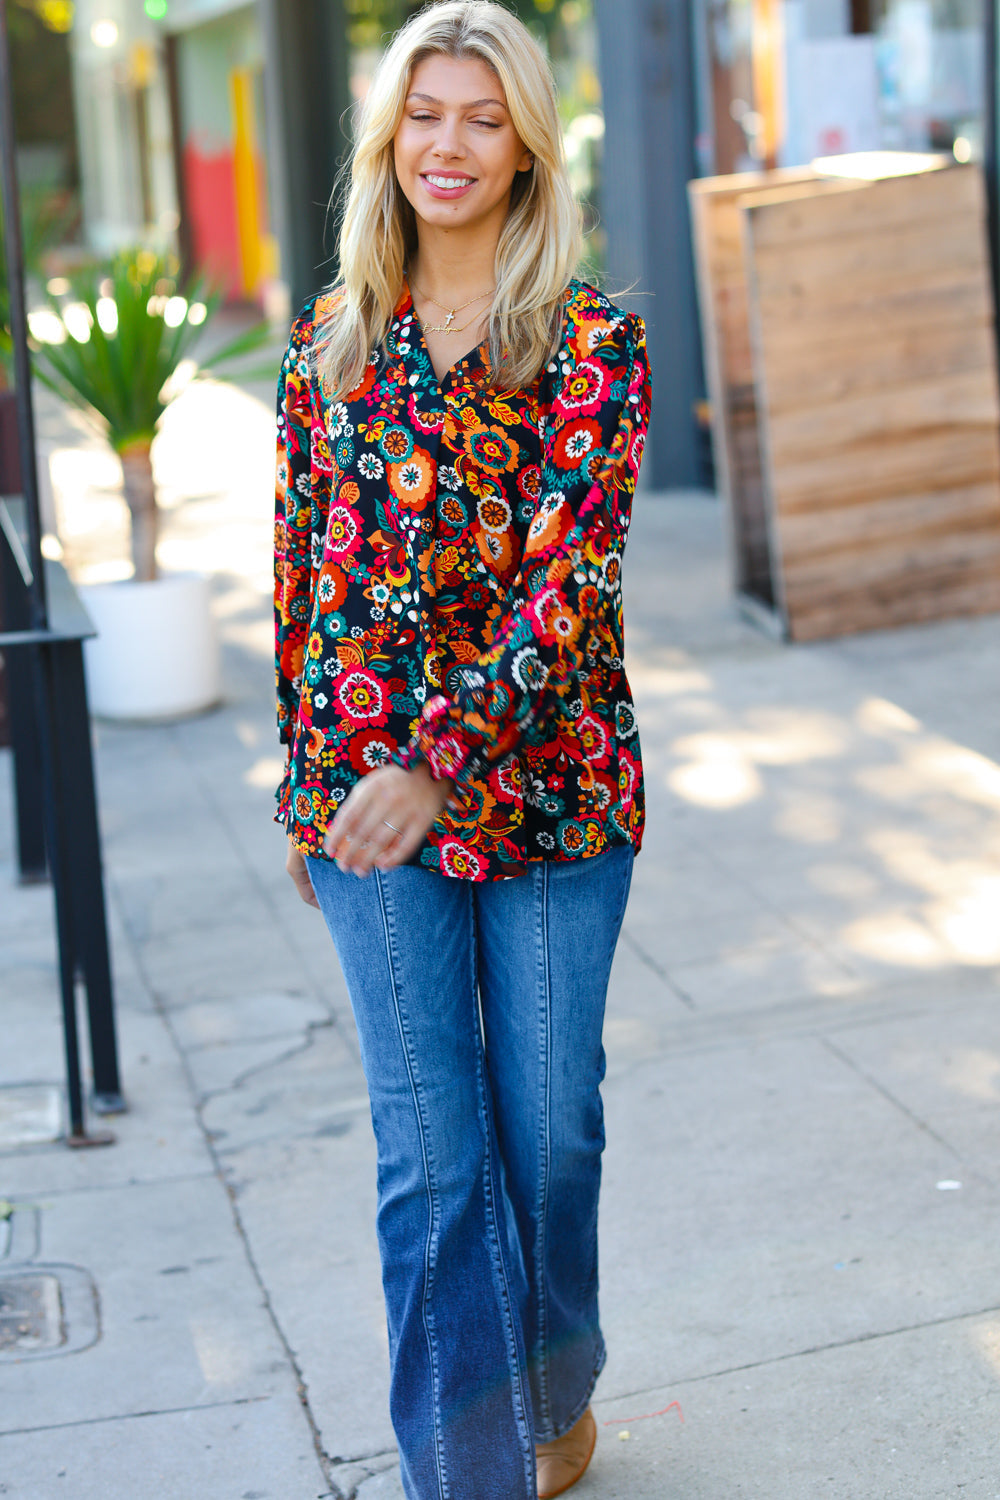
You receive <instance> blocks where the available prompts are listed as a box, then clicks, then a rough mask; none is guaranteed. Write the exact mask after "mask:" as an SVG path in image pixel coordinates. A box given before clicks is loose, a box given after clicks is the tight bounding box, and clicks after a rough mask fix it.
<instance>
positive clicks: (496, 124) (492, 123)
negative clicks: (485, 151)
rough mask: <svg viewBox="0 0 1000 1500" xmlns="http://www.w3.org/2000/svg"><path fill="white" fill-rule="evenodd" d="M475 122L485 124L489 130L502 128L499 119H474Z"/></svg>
mask: <svg viewBox="0 0 1000 1500" xmlns="http://www.w3.org/2000/svg"><path fill="white" fill-rule="evenodd" d="M474 123H475V124H476V125H485V126H486V128H487V130H499V129H500V121H499V120H476V121H474Z"/></svg>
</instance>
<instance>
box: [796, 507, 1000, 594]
mask: <svg viewBox="0 0 1000 1500" xmlns="http://www.w3.org/2000/svg"><path fill="white" fill-rule="evenodd" d="M848 565H849V572H845V568H846V567H847V566H848ZM990 566H992V567H993V569H994V570H995V571H996V573H997V575H998V577H1000V526H997V524H996V518H995V517H994V518H991V519H990V520H988V521H985V522H984V524H983V525H982V526H978V527H973V528H971V529H968V530H966V529H962V530H954V531H951V532H948V533H938V534H937V535H927V534H923V535H919V536H906V537H905V538H899V537H893V538H889V539H884V540H883V541H882V542H880V543H878V544H872V543H870V544H869V545H867V546H864V545H859V546H857V547H854V548H851V549H850V552H849V553H848V552H847V551H845V550H844V549H839V550H837V551H835V552H829V553H823V554H813V555H812V556H810V557H802V558H800V559H799V560H798V561H797V562H796V564H795V567H794V569H792V568H788V569H787V577H786V584H785V588H786V594H785V597H786V601H787V603H788V606H789V608H790V609H794V608H795V607H796V606H798V605H802V606H804V607H807V608H809V607H812V606H813V605H814V604H821V603H823V601H824V600H830V599H832V598H836V597H838V596H841V595H845V594H846V593H858V592H859V591H865V590H869V589H872V588H875V587H879V588H883V589H885V590H887V592H897V591H899V592H906V591H908V590H909V589H910V588H911V585H912V580H913V578H914V577H916V576H917V575H918V574H923V575H924V576H930V575H932V574H933V575H934V576H935V577H938V576H940V577H942V578H944V579H945V580H947V578H949V577H951V576H953V575H957V574H958V573H960V572H961V571H962V570H963V569H966V568H976V569H979V568H983V569H988V568H989V567H990ZM845 579H849V580H850V582H849V586H848V587H847V588H845Z"/></svg>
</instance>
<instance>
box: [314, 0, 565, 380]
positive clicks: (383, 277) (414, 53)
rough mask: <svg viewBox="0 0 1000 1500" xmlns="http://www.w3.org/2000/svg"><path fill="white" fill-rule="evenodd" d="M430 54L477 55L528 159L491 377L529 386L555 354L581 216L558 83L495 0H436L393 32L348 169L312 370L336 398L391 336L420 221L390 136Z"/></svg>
mask: <svg viewBox="0 0 1000 1500" xmlns="http://www.w3.org/2000/svg"><path fill="white" fill-rule="evenodd" d="M436 53H440V54H443V55H444V56H445V57H451V58H471V57H475V58H479V59H481V60H482V61H483V62H484V63H486V64H487V66H488V67H490V68H491V69H492V70H493V72H494V73H495V74H496V76H497V78H498V79H499V80H500V83H501V85H502V87H503V91H504V95H505V97H506V100H507V108H508V110H509V111H510V117H511V122H512V124H513V126H514V129H515V130H516V131H517V134H518V136H519V137H520V138H521V140H522V141H523V142H524V145H525V147H526V148H527V150H528V151H529V152H530V153H531V155H532V157H533V158H534V165H533V167H532V169H531V170H530V171H528V172H518V173H517V175H516V177H515V179H514V185H513V188H512V190H511V201H510V211H509V213H508V215H507V218H506V220H505V222H504V226H503V229H502V230H501V233H500V240H499V243H498V245H497V253H496V293H495V296H494V301H493V307H492V309H491V312H490V323H489V347H490V379H491V381H492V383H493V384H494V385H495V386H502V387H505V388H509V389H517V388H519V387H521V386H523V385H527V384H530V382H531V381H532V380H534V378H535V376H536V375H537V374H538V373H539V371H540V370H541V369H542V368H543V366H544V365H545V364H546V363H547V362H548V360H549V359H551V357H552V354H553V353H554V351H555V349H556V347H557V346H558V341H559V335H560V330H561V325H562V310H563V301H564V293H565V289H566V286H567V284H568V282H569V281H570V279H571V278H572V276H573V273H574V271H575V270H576V266H577V262H578V261H579V258H580V247H581V237H580V215H579V210H578V209H577V205H576V202H575V200H574V198H573V193H572V189H571V187H570V184H569V179H568V177H567V175H566V166H565V158H564V155H563V145H562V132H561V129H560V126H559V115H558V112H557V108H556V92H555V84H554V82H553V79H552V73H551V71H550V69H549V65H548V62H547V60H546V57H545V54H544V52H543V51H542V49H541V47H540V46H539V45H538V43H537V42H536V41H535V39H534V37H533V36H532V35H531V33H530V32H529V31H528V29H527V27H526V26H524V24H523V23H522V22H521V21H519V20H518V19H517V17H516V16H514V15H512V14H511V12H510V11H509V10H506V9H505V7H504V6H502V5H498V4H496V3H494V0H437V3H432V4H429V5H426V6H425V7H424V9H423V10H422V11H420V12H419V13H418V14H417V15H416V16H414V17H413V18H412V19H411V20H410V21H408V22H407V24H406V25H405V26H404V27H402V29H401V30H400V31H399V32H397V34H396V36H395V38H394V40H393V42H392V45H391V46H390V47H389V49H388V51H387V52H386V53H385V55H384V57H383V58H382V60H381V62H380V63H379V66H378V68H377V70H376V73H375V76H374V78H373V79H372V83H371V87H370V90H369V93H368V97H367V100H366V101H365V104H364V107H363V109H362V112H361V117H360V121H359V124H358V128H357V135H356V140H355V145H354V151H353V154H352V156H351V160H350V163H349V165H348V168H347V169H346V171H348V172H349V174H350V191H349V193H348V195H347V203H346V207H345V209H344V215H343V221H342V224H341V230H340V270H339V274H338V276H337V279H336V281H335V282H334V283H333V286H332V288H331V291H332V292H334V293H336V294H337V295H335V296H333V297H331V298H330V299H329V302H328V304H327V310H326V313H325V315H324V316H322V317H321V321H320V323H319V327H318V330H317V351H318V365H319V370H320V373H321V374H322V376H323V377H324V380H325V382H326V384H328V385H329V387H330V388H331V390H332V392H333V393H334V394H336V395H344V394H346V393H347V392H348V391H351V390H353V389H354V388H355V387H356V386H357V385H358V384H359V383H360V381H361V379H362V377H363V376H364V372H365V368H366V366H367V364H368V360H369V358H370V355H371V351H372V349H374V348H376V347H377V346H379V345H380V344H381V343H382V342H383V340H384V338H385V335H386V333H387V331H388V328H389V324H390V323H391V321H392V314H393V311H394V309H395V307H396V304H397V302H398V300H399V295H400V292H401V291H402V286H403V277H404V274H405V269H406V265H407V261H408V259H409V258H410V257H412V255H413V253H414V251H415V250H416V245H417V235H416V218H415V215H414V213H413V209H412V208H411V207H410V204H409V203H408V202H407V200H406V198H405V197H404V195H403V193H402V191H401V189H400V187H399V183H398V181H397V179H396V171H395V167H394V165H393V139H394V137H395V134H396V131H397V129H398V127H399V123H400V121H401V119H402V117H403V109H404V106H405V104H406V98H407V95H408V93H409V89H410V80H411V78H412V76H413V70H414V68H415V67H416V66H417V64H418V63H420V62H422V61H423V59H424V58H426V57H429V56H433V55H434V54H436Z"/></svg>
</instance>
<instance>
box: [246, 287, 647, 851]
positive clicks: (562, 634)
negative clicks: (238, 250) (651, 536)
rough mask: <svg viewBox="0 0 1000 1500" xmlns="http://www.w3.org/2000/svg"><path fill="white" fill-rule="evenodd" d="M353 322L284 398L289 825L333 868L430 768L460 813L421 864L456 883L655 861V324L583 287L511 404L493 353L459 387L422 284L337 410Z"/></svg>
mask: <svg viewBox="0 0 1000 1500" xmlns="http://www.w3.org/2000/svg"><path fill="white" fill-rule="evenodd" d="M327 295H329V294H327ZM328 306H329V304H328V302H327V301H326V300H325V297H319V298H314V299H312V301H311V302H309V303H307V304H306V307H305V309H304V310H303V312H302V313H301V314H300V316H299V318H298V319H297V320H296V323H295V325H294V327H293V329H292V334H291V340H290V343H289V346H288V352H287V354H286V356H285V359H284V362H283V364H282V368H281V377H280V381H279V389H278V467H277V503H276V516H275V627H276V659H277V679H278V725H279V732H280V735H281V739H282V742H283V743H285V744H286V745H287V746H288V762H287V766H286V770H285V774H284V777H283V778H282V781H281V785H280V786H279V788H278V792H277V800H278V812H277V819H278V821H280V822H283V823H284V824H285V825H286V828H287V831H288V833H289V834H290V836H291V838H292V841H293V843H294V844H295V845H296V846H297V848H299V849H301V850H302V851H303V852H305V853H306V854H312V855H320V856H322V854H323V848H322V840H323V834H324V832H325V830H326V827H327V824H328V822H329V821H330V820H331V819H332V817H333V814H334V812H335V811H336V808H337V804H338V803H340V802H342V801H343V799H344V798H345V797H346V796H347V794H348V792H349V791H350V790H351V788H352V786H354V784H355V783H356V782H357V781H358V779H359V778H360V777H362V776H364V775H366V774H367V773H368V772H369V771H372V770H374V769H375V768H376V767H378V766H382V765H386V764H389V763H395V764H396V765H400V766H403V767H406V768H410V767H412V766H413V765H415V764H416V763H418V762H419V761H420V760H421V759H423V760H426V762H427V763H428V766H429V769H430V772H431V775H432V776H433V777H434V778H435V779H443V778H450V779H451V780H452V781H453V783H454V785H455V790H456V795H455V797H454V798H453V804H454V805H453V806H450V807H449V808H448V809H446V810H445V812H444V813H442V815H441V817H440V818H439V819H438V820H437V821H436V822H435V823H434V825H433V827H432V828H431V830H430V832H429V833H428V834H427V836H426V839H425V841H424V844H423V846H422V848H421V849H420V851H419V852H418V854H417V855H416V856H415V858H414V862H415V863H419V864H421V865H423V866H425V867H426V868H428V869H430V870H438V871H440V872H441V873H442V874H445V875H450V876H457V877H461V878H463V879H467V880H497V879H501V878H504V877H506V876H510V875H517V874H521V873H523V871H524V869H525V867H526V864H527V862H528V861H531V860H540V859H556V860H567V859H576V858H579V857H587V856H590V855H595V854H599V853H601V852H602V851H603V850H604V849H606V848H608V847H609V846H610V845H612V844H620V843H631V844H633V845H634V846H635V847H636V848H638V847H639V845H640V843H641V839H642V826H643V792H642V766H641V761H640V757H639V740H638V735H637V732H636V722H635V712H634V710H633V706H632V699H631V695H630V691H629V685H628V682H627V680H626V677H625V671H624V668H623V664H622V656H623V650H624V641H623V635H622V601H621V563H622V550H623V548H624V546H625V538H626V535H627V532H628V523H629V515H630V509H631V499H632V494H633V492H634V489H635V482H636V476H637V474H638V471H639V463H640V460H641V456H642V448H643V443H644V440H645V434H646V426H647V421H648V415H649V400H650V386H649V367H648V363H647V359H646V342H645V330H644V328H643V324H642V320H641V318H639V317H637V316H636V315H635V314H632V313H625V312H623V311H621V309H619V308H617V307H615V306H614V305H613V304H612V303H610V302H609V301H608V300H607V299H606V298H605V297H604V296H603V295H602V294H601V293H600V292H598V291H596V290H595V289H594V288H593V287H591V286H588V285H586V284H585V283H583V282H579V281H574V282H573V283H571V285H570V287H569V289H568V291H567V302H566V317H565V323H564V336H563V340H562V344H561V347H560V348H559V351H558V353H557V355H556V357H555V358H554V359H553V361H552V362H551V363H550V364H549V365H548V366H547V367H546V369H545V370H543V371H542V373H541V374H540V375H539V376H538V377H537V379H536V380H535V381H534V382H533V384H531V385H530V386H527V387H526V388H524V389H522V390H516V391H498V390H494V389H492V388H491V387H490V386H489V385H488V384H486V376H485V369H486V356H487V352H488V351H487V349H486V347H485V346H484V347H483V348H481V349H477V350H474V351H473V352H472V353H471V354H469V355H467V356H466V358H465V359H463V360H461V361H460V362H459V363H458V364H457V365H454V366H453V367H452V368H451V369H450V370H449V371H448V372H447V373H446V374H445V375H444V377H443V378H442V379H441V380H440V382H439V381H438V378H437V377H436V375H435V374H434V369H433V366H432V364H431V361H430V358H429V356H428V353H427V349H426V346H425V344H424V340H423V335H422V333H421V328H420V323H419V321H418V319H417V316H416V312H415V310H414V306H413V301H412V298H411V296H410V293H409V289H408V288H406V287H405V286H404V290H403V293H402V296H401V297H400V300H399V303H398V305H397V307H396V310H395V314H394V317H393V321H392V324H391V326H390V328H389V332H388V334H387V336H386V340H385V346H384V348H383V349H379V350H377V351H375V353H373V355H372V357H371V361H370V363H369V365H368V368H367V371H366V373H365V376H364V379H363V380H362V381H361V383H360V385H359V386H358V387H357V389H356V390H353V391H351V393H350V394H349V395H348V396H346V397H345V398H344V399H343V400H333V399H331V397H330V395H329V394H328V392H327V391H326V390H325V389H324V385H323V382H322V381H321V379H320V378H319V377H318V375H317V373H316V369H315V364H314V359H313V352H312V347H311V346H312V342H313V337H314V329H315V325H316V322H317V321H319V320H321V319H322V316H323V314H324V311H325V310H328Z"/></svg>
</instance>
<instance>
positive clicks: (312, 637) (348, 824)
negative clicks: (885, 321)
mask: <svg viewBox="0 0 1000 1500" xmlns="http://www.w3.org/2000/svg"><path fill="white" fill-rule="evenodd" d="M578 234H579V231H578V223H577V214H576V209H575V207H574V203H573V199H572V195H571V193H570V189H569V185H568V182H567V178H566V173H565V169H564V164H563V157H562V148H561V135H560V130H559V123H558V117H557V113H556V101H555V95H554V90H553V84H552V78H551V74H550V72H549V70H548V66H547V64H546V62H545V59H544V56H543V54H542V52H541V51H540V49H539V47H538V46H537V45H536V43H535V42H534V40H533V39H532V37H531V35H530V33H529V32H528V31H527V30H526V29H525V28H524V27H523V25H522V24H521V23H520V22H519V21H518V20H516V19H515V18H514V17H513V16H512V15H511V14H510V13H509V12H508V11H507V10H506V9H504V8H503V7H502V6H500V5H497V4H493V3H491V0H443V3H438V4H435V5H431V6H428V7H427V8H426V9H425V10H424V11H422V12H421V13H420V14H419V15H418V16H416V17H415V18H414V19H413V20H412V21H410V22H409V23H408V24H407V25H406V26H405V27H404V28H403V30H402V31H401V32H400V33H399V34H398V35H397V37H396V38H395V40H394V42H393V44H392V46H391V47H390V48H389V50H388V52H387V53H386V55H385V57H384V59H383V61H382V63H381V66H380V67H379V70H378V73H377V75H376V77H375V78H374V80H373V82H372V86H371V91H370V94H369V97H368V100H367V103H366V105H365V108H364V112H363V114H362V117H361V120H360V125H359V129H358V134H357V143H356V146H355V150H354V155H353V160H352V165H351V179H350V192H349V195H348V200H347V206H346V210H345V216H344V221H343V227H342V233H341V242H340V263H341V271H340V276H339V278H338V281H337V282H336V284H335V285H334V286H333V287H332V288H331V290H330V291H329V292H326V293H324V294H322V295H320V296H318V297H316V298H315V299H313V301H311V302H310V303H308V304H307V305H306V308H305V309H304V311H303V312H302V314H301V315H300V316H299V318H298V320H297V321H296V323H295V325H294V328H293V330H292V336H291V342H290V344H289V349H288V354H287V357H286V359H285V362H284V364H283V367H282V375H281V382H280V398H279V401H280V411H279V454H278V504H277V518H276V539H277V540H276V547H277V557H276V581H277V583H276V624H277V671H278V714H279V724H280V732H281V737H282V739H283V741H284V742H285V743H286V744H287V746H288V767H287V771H286V774H285V776H284V779H283V781H282V783H281V786H280V788H279V791H278V801H279V811H278V816H279V818H280V820H281V821H283V822H284V824H285V827H286V830H287V833H288V870H289V873H290V875H291V877H292V879H293V880H294V882H295V884H296V886H297V888H298V890H299V893H300V894H301V896H302V898H303V899H304V900H305V901H307V902H309V903H311V904H312V905H315V906H319V908H320V909H321V910H322V913H323V916H324V917H325V919H326V922H327V925H328V927H329V929H330V932H331V934H332V936H333V940H334V943H335V944H336V947H337V951H338V954H339V956H340V961H341V964H342V967H343V969H344V973H345V976H346V979H347V984H348V988H349V990H350V995H351V1002H352V1006H353V1008H354V1013H355V1018H356V1021H357V1025H358V1031H359V1034H360V1039H361V1050H362V1058H363V1062H364V1067H365V1073H366V1076H367V1080H368V1088H369V1094H370V1099H371V1111H372V1121H373V1124H374V1128H375V1135H376V1139H377V1143H378V1178H379V1182H378V1187H379V1206H378V1221H377V1227H378V1237H379V1248H380V1253H381V1258H382V1273H383V1284H384V1289H385V1300H386V1312H387V1318H388V1326H389V1349H390V1360H391V1375H392V1380H391V1411H392V1418H393V1423H394V1426H395V1430H396V1434H397V1437H398V1441H399V1449H400V1457H401V1467H402V1476H403V1485H404V1488H405V1491H406V1494H407V1496H408V1497H410V1500H445V1497H451V1500H534V1497H535V1495H536V1494H537V1495H539V1496H541V1497H548V1496H553V1495H557V1494H560V1493H561V1492H562V1491H563V1490H565V1489H568V1488H569V1486H570V1485H572V1484H573V1483H575V1481H576V1480H577V1479H578V1478H579V1477H580V1475H581V1474H582V1473H583V1471H584V1470H585V1468H586V1467H587V1464H588V1462H589V1460H590V1456H591V1452H592V1450H593V1446H594V1439H595V1435H596V1427H595V1423H594V1419H593V1417H592V1415H591V1412H590V1406H589V1402H590V1397H591V1393H592V1390H593V1387H594V1383H595V1381H596V1379H597V1376H598V1374H599V1372H600V1370H601V1367H602V1365H603V1363H604V1357H605V1352H604V1342H603V1339H602V1336H601V1331H600V1326H599V1323H598V1311H597V1200H598V1189H599V1183H600V1160H601V1150H602V1147H603V1142H604V1136H603V1126H602V1114H601V1101H600V1093H599V1086H600V1082H601V1079H602V1077H603V1071H604V1053H603V1049H602V1045H601V1029H602V1023H603V1015H604V1004H605V993H606V989H607V982H608V974H609V970H610V967H611V960H612V956H613V953H614V949H615V943H616V941H617V938H618V932H619V928H620V925H621V921H622V917H623V914H624V910H625V902H626V899H627V895H628V888H629V881H630V877H631V869H632V859H633V854H634V852H635V851H636V850H637V849H638V847H639V844H640V841H641V835H642V824H643V800H642V778H641V764H640V759H639V744H638V739H637V736H636V726H635V715H634V712H633V708H632V702H631V698H630V694H629V687H628V683H627V681H626V678H625V674H624V671H623V666H622V652H623V640H622V620H621V594H620V574H621V557H622V549H623V547H624V544H625V537H626V533H627V529H628V520H629V509H630V501H631V496H632V493H633V491H634V488H635V480H636V475H637V473H638V469H639V462H640V457H641V453H642V444H643V439H644V435H645V429H646V423H647V417H648V407H649V372H648V367H647V362H646V354H645V338H644V331H643V326H642V323H641V321H640V319H639V318H637V317H635V316H633V315H630V314H626V313H623V312H622V311H620V310H619V309H618V308H616V307H614V306H613V305H612V304H611V303H610V302H608V301H607V300H606V299H605V298H604V297H603V296H602V295H601V293H600V292H598V291H596V290H595V289H594V288H593V287H591V286H588V285H586V284H584V283H583V282H581V281H578V280H574V279H573V272H574V269H575V264H576V260H577V256H578V252H579V238H578Z"/></svg>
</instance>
